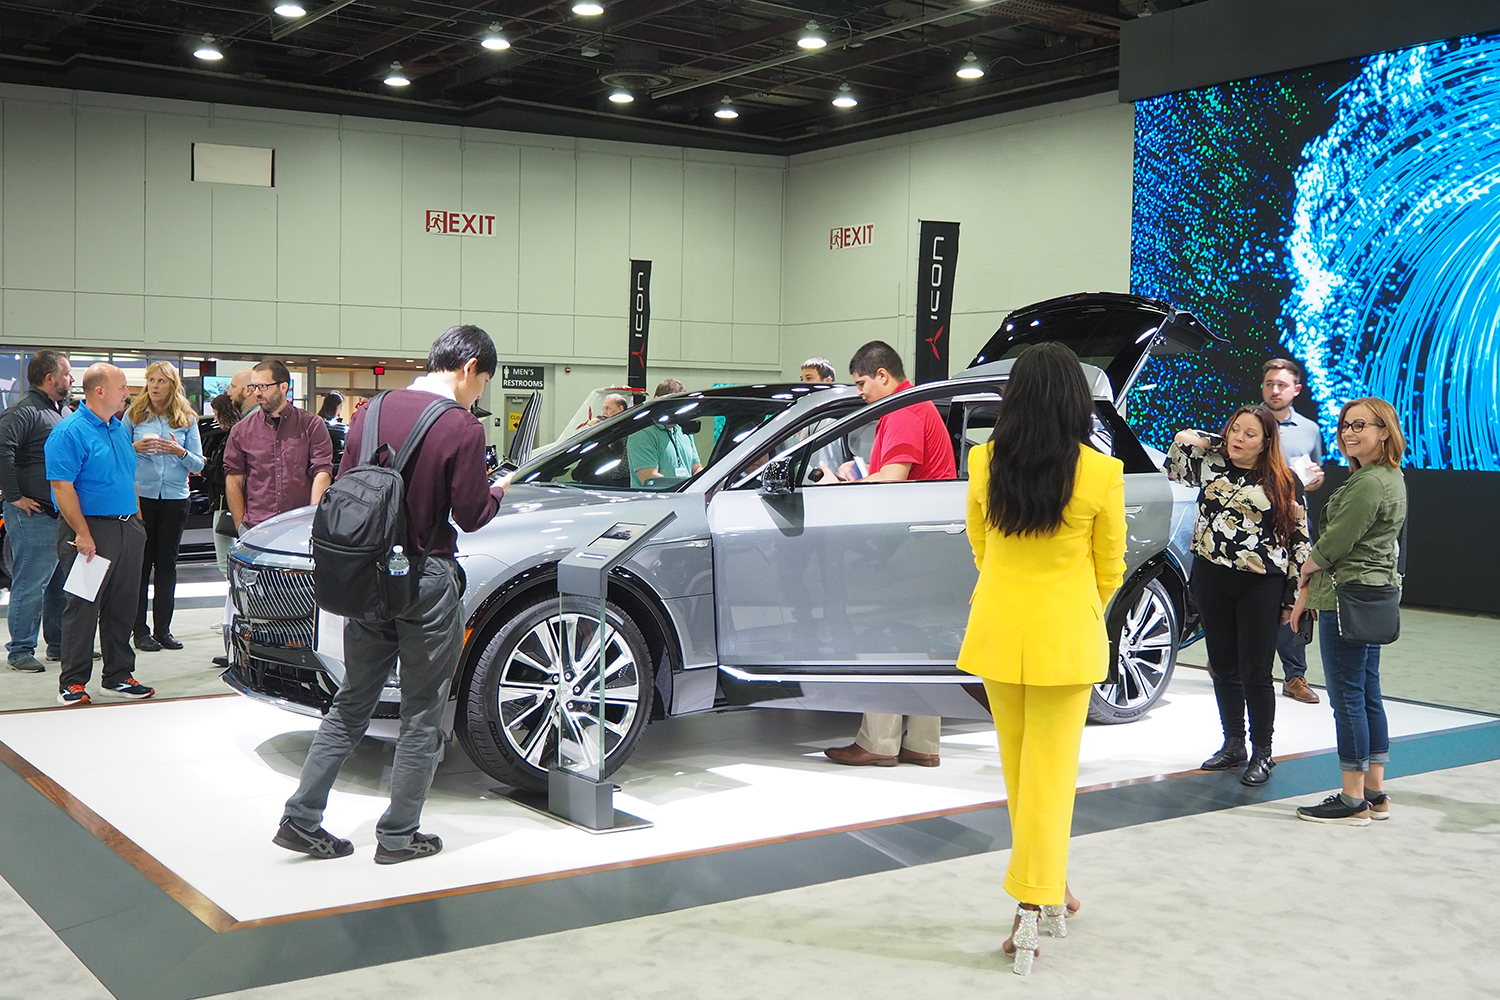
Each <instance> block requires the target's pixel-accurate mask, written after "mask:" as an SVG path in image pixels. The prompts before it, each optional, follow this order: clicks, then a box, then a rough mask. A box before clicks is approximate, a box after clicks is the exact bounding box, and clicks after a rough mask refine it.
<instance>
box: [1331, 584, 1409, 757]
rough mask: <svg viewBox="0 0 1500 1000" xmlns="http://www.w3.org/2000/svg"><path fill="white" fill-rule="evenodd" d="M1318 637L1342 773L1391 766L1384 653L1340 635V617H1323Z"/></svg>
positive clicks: (1368, 644)
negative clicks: (1384, 698)
mask: <svg viewBox="0 0 1500 1000" xmlns="http://www.w3.org/2000/svg"><path fill="white" fill-rule="evenodd" d="M1318 636H1319V640H1320V643H1321V645H1320V648H1321V650H1322V652H1323V678H1324V680H1325V681H1326V682H1327V685H1328V704H1329V705H1331V706H1332V707H1333V727H1334V732H1335V733H1336V734H1337V736H1338V752H1339V767H1340V768H1341V769H1342V770H1345V771H1368V770H1369V769H1370V765H1371V764H1384V763H1386V762H1387V761H1389V760H1390V759H1391V733H1390V728H1389V727H1388V726H1387V725H1386V719H1385V705H1384V704H1383V703H1382V702H1381V700H1380V647H1379V646H1376V645H1374V644H1373V643H1364V642H1350V641H1349V640H1348V639H1345V638H1344V637H1343V636H1341V635H1339V616H1338V612H1336V611H1319V612H1318Z"/></svg>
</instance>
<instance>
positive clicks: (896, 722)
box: [854, 712, 943, 757]
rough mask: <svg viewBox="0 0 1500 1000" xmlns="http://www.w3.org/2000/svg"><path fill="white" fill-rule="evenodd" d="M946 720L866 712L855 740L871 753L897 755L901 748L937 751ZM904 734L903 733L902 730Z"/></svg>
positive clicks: (935, 717)
mask: <svg viewBox="0 0 1500 1000" xmlns="http://www.w3.org/2000/svg"><path fill="white" fill-rule="evenodd" d="M942 728H943V720H942V719H939V718H938V717H937V716H935V715H877V714H875V713H873V712H866V713H865V717H864V721H862V722H861V723H860V725H859V735H858V736H856V737H854V742H855V743H858V744H859V745H860V746H862V747H864V748H865V749H866V750H868V751H870V753H878V754H880V755H882V756H884V757H894V756H895V755H896V753H897V751H899V750H900V749H901V748H902V747H906V749H908V750H911V751H913V752H915V753H937V752H938V737H939V736H940V735H941V732H942ZM903 731H904V732H905V734H906V735H905V736H904V737H903V736H902V732H903Z"/></svg>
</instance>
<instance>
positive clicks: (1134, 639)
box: [1089, 577, 1180, 725]
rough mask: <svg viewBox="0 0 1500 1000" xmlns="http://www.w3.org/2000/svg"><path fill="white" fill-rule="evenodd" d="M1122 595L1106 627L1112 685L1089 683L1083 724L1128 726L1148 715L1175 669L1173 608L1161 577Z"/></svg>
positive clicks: (1177, 629)
mask: <svg viewBox="0 0 1500 1000" xmlns="http://www.w3.org/2000/svg"><path fill="white" fill-rule="evenodd" d="M1122 596H1123V597H1124V598H1125V599H1124V600H1117V601H1115V602H1114V604H1113V606H1112V609H1111V611H1110V616H1109V623H1108V624H1109V635H1110V648H1111V651H1112V652H1113V653H1114V654H1115V663H1116V666H1117V673H1118V675H1119V679H1118V683H1113V684H1111V683H1108V682H1106V683H1103V684H1095V685H1094V691H1093V693H1092V695H1091V696H1090V697H1089V721H1090V722H1099V723H1103V724H1105V725H1118V724H1119V723H1122V722H1134V721H1135V720H1136V719H1139V718H1140V717H1141V716H1143V715H1145V714H1146V713H1147V712H1149V711H1151V709H1152V708H1153V707H1154V706H1155V705H1156V703H1157V702H1158V701H1160V700H1161V696H1162V694H1164V693H1165V692H1166V690H1167V685H1168V684H1169V683H1171V680H1172V671H1173V670H1174V669H1175V668H1176V666H1177V643H1178V641H1179V639H1180V635H1179V630H1180V625H1179V623H1178V621H1177V607H1176V605H1175V604H1173V603H1172V595H1171V594H1169V593H1168V592H1167V588H1166V586H1165V585H1164V584H1163V583H1162V582H1161V579H1160V578H1158V577H1152V578H1151V579H1150V580H1147V581H1146V583H1145V584H1144V585H1143V586H1139V587H1135V588H1132V589H1131V591H1130V592H1129V594H1127V595H1122Z"/></svg>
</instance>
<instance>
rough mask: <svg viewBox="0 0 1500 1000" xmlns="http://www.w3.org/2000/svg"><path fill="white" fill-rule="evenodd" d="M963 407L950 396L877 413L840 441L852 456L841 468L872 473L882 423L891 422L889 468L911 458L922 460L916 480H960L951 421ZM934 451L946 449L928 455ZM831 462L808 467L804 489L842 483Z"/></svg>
mask: <svg viewBox="0 0 1500 1000" xmlns="http://www.w3.org/2000/svg"><path fill="white" fill-rule="evenodd" d="M960 405H961V404H959V403H957V402H956V401H955V399H954V398H953V397H945V398H938V399H926V400H916V401H913V402H911V403H909V404H907V405H906V406H902V407H898V408H896V409H894V410H891V409H886V408H884V407H879V408H876V411H875V412H873V413H872V414H870V416H869V417H868V418H866V419H864V420H860V421H858V422H856V423H855V424H853V425H852V426H850V427H849V428H848V430H846V432H845V433H844V436H843V438H842V439H841V440H842V442H843V445H844V452H845V454H846V455H847V457H846V458H845V459H844V462H843V463H841V464H844V465H845V466H846V467H847V463H848V462H853V461H857V462H858V463H861V464H862V467H863V470H864V471H865V473H868V472H869V471H871V470H873V468H874V464H875V459H876V458H877V457H878V456H876V454H875V439H876V436H877V433H878V432H879V430H880V422H881V420H887V421H888V423H887V425H886V428H887V429H886V432H885V434H884V435H883V436H882V448H883V450H884V452H885V456H886V458H885V462H886V464H890V463H894V462H903V461H907V460H908V458H907V456H911V457H920V461H919V462H915V463H912V464H913V469H914V470H916V471H917V472H918V475H917V476H915V477H913V478H914V479H925V480H934V479H957V478H960V475H959V473H958V471H957V468H958V464H957V463H958V455H957V448H956V447H955V441H954V434H953V431H952V420H953V419H954V418H956V416H957V412H958V410H957V408H958V407H959V406H960ZM933 411H936V417H935V418H934V417H933V416H932V413H933ZM932 449H941V450H940V451H938V452H932V453H929V452H931V450H932ZM827 457H831V456H824V457H823V458H824V460H823V461H821V462H819V461H809V462H807V463H806V465H805V466H804V468H803V472H802V481H803V484H804V485H817V486H827V485H840V484H841V483H842V482H843V481H842V480H840V479H839V478H838V477H837V476H834V475H829V473H830V472H833V473H837V472H838V470H839V466H836V465H833V464H832V463H831V462H829V461H827V460H826V459H827ZM816 473H821V475H816ZM856 478H860V477H859V476H856Z"/></svg>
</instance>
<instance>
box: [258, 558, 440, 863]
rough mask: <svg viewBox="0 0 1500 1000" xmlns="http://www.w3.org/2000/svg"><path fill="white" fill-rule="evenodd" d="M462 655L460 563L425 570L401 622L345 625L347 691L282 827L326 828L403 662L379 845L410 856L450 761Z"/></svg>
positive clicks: (326, 721) (428, 563)
mask: <svg viewBox="0 0 1500 1000" xmlns="http://www.w3.org/2000/svg"><path fill="white" fill-rule="evenodd" d="M463 645H464V621H463V605H462V603H461V602H460V600H459V590H458V564H457V563H456V562H454V561H453V560H452V559H443V558H429V559H426V560H424V561H423V567H422V579H421V580H420V582H419V583H418V585H417V599H416V601H415V602H413V604H412V606H411V608H410V609H408V611H407V612H406V613H405V614H404V615H402V616H401V617H400V618H396V619H393V620H392V621H389V622H382V623H379V624H369V623H365V622H357V621H346V622H345V623H344V670H345V674H344V685H343V687H341V688H339V692H338V694H336V695H334V697H333V706H332V707H331V708H329V710H328V714H327V715H325V716H324V717H323V724H322V725H320V726H319V727H318V732H317V735H316V736H314V737H313V742H312V746H311V747H310V748H309V749H308V751H307V760H306V762H304V763H303V765H302V782H301V784H300V785H298V787H297V791H296V793H295V794H294V795H293V796H292V797H291V798H289V799H287V802H286V811H285V812H284V813H283V814H282V818H283V819H289V820H291V821H292V822H293V823H295V824H296V825H297V826H299V827H301V828H302V829H304V830H307V831H308V832H312V831H313V830H316V829H317V828H318V827H320V826H322V825H323V810H324V809H326V808H327V807H328V792H329V791H330V790H331V789H332V788H333V782H334V780H335V779H336V778H338V775H339V768H341V767H343V766H344V761H346V760H348V759H349V755H350V754H351V753H353V752H354V747H355V745H356V744H358V743H359V741H360V739H361V738H363V737H364V735H365V730H366V729H367V728H368V727H369V725H370V716H371V715H372V714H374V712H375V707H376V705H377V704H378V703H379V701H380V691H381V689H382V688H383V687H385V682H386V680H387V679H388V678H389V677H390V675H391V668H392V667H394V666H395V665H396V659H397V657H398V656H399V657H400V660H401V735H400V737H399V738H398V739H397V741H396V759H395V762H394V764H393V765H392V767H391V805H390V808H389V809H387V810H386V811H385V815H383V816H381V817H380V821H379V822H378V823H376V824H375V837H376V839H377V840H379V841H380V845H381V846H382V847H384V848H385V849H386V850H388V851H397V850H401V849H402V848H404V847H407V846H410V844H411V835H412V834H414V833H416V832H417V827H418V825H419V824H420V823H421V820H422V805H423V803H425V802H426V801H427V790H428V789H429V788H430V787H431V786H432V776H433V774H434V773H436V771H437V766H438V762H439V761H440V760H442V759H443V733H442V722H443V709H444V707H445V706H446V705H447V702H448V686H449V684H450V683H451V682H452V680H453V672H454V670H456V669H457V667H458V658H459V654H460V653H462V652H463Z"/></svg>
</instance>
